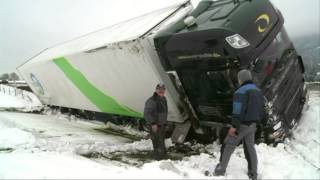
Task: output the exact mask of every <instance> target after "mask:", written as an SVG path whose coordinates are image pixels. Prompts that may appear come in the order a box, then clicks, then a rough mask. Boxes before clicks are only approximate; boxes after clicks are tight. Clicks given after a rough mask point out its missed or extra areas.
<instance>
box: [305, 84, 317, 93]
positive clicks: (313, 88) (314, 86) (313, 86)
mask: <svg viewBox="0 0 320 180" xmlns="http://www.w3.org/2000/svg"><path fill="white" fill-rule="evenodd" d="M305 84H306V88H307V90H308V91H320V82H306V83H305Z"/></svg>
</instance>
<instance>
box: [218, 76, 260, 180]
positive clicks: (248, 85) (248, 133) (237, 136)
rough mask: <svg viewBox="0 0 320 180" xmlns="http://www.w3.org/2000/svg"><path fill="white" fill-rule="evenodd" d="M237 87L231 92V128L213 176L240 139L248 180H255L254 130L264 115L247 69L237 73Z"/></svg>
mask: <svg viewBox="0 0 320 180" xmlns="http://www.w3.org/2000/svg"><path fill="white" fill-rule="evenodd" d="M238 81H239V84H240V85H241V86H240V88H239V89H238V90H237V91H236V92H235V93H234V97H233V111H232V127H231V128H230V129H229V131H228V135H227V137H226V139H225V140H224V146H225V147H224V150H223V153H222V155H221V161H220V163H219V164H218V165H217V166H216V168H215V175H224V173H225V171H226V168H227V166H228V163H229V160H230V157H231V155H232V153H233V151H234V150H235V148H236V146H237V145H238V144H239V143H240V142H241V141H242V142H243V146H244V150H245V153H246V159H247V161H248V175H249V178H250V179H257V175H258V174H257V166H258V159H257V154H256V150H255V147H254V145H255V132H256V129H257V123H259V122H260V121H261V120H262V119H263V118H264V116H265V111H264V97H263V94H262V93H261V91H260V89H259V88H257V86H256V85H255V84H253V82H252V76H251V73H250V71H248V70H241V71H240V72H239V73H238Z"/></svg>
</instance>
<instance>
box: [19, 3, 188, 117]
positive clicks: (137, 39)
mask: <svg viewBox="0 0 320 180" xmlns="http://www.w3.org/2000/svg"><path fill="white" fill-rule="evenodd" d="M190 8H191V4H190V2H188V1H183V2H181V3H179V4H175V5H173V6H170V7H167V8H164V9H161V10H158V11H155V12H152V13H149V14H146V15H143V16H141V17H138V18H134V19H131V20H128V21H125V22H123V23H119V24H116V25H113V26H111V27H108V28H105V29H102V30H99V31H97V32H93V33H91V34H88V35H85V36H83V37H80V38H78V39H75V40H72V41H68V42H66V43H64V44H61V45H58V46H55V47H52V48H49V49H46V50H44V51H43V52H41V53H40V54H38V55H37V56H35V57H33V58H31V59H30V60H29V61H27V62H26V63H25V64H23V65H21V66H20V67H18V71H19V72H20V73H21V75H22V77H23V78H24V79H25V80H26V81H27V83H28V84H29V85H30V87H31V88H32V90H33V91H34V92H35V94H36V95H37V96H38V97H39V99H40V100H41V101H42V103H43V104H47V105H53V106H59V107H68V108H75V109H82V110H89V111H94V112H103V113H110V114H117V115H124V116H131V117H138V118H141V117H142V116H143V115H142V113H143V108H144V102H145V100H146V99H147V98H148V97H149V96H150V95H151V94H152V93H153V91H154V87H155V85H156V84H157V83H159V82H164V83H165V84H166V85H167V87H168V93H167V98H168V106H169V109H170V110H169V121H178V122H179V121H181V120H183V119H184V118H183V117H182V116H183V115H182V114H181V113H180V112H179V110H178V106H177V105H178V104H179V100H178V99H177V98H176V97H178V96H177V95H176V92H175V91H174V88H173V86H172V85H171V82H170V79H169V78H168V76H167V74H166V73H165V72H164V70H163V69H162V67H161V66H160V64H159V60H158V57H157V55H156V54H155V52H154V50H153V49H152V47H153V45H152V43H153V41H152V39H151V40H150V37H152V34H153V33H154V32H155V31H158V30H159V29H161V27H162V26H163V24H166V23H170V22H171V21H172V19H175V18H179V17H181V16H184V15H185V14H186V13H187V12H189V11H190ZM168 17H171V19H170V20H167V19H168ZM172 17H175V18H172Z"/></svg>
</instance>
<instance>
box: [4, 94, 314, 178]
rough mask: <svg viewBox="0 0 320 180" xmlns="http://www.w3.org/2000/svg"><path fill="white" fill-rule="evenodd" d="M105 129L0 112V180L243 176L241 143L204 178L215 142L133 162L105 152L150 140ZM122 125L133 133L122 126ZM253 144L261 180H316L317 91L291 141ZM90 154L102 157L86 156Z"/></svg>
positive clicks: (8, 98)
mask: <svg viewBox="0 0 320 180" xmlns="http://www.w3.org/2000/svg"><path fill="white" fill-rule="evenodd" d="M0 102H1V107H6V103H7V105H8V107H13V105H17V104H19V103H21V104H22V106H20V105H21V104H19V107H20V108H21V107H22V108H23V106H25V107H28V108H31V109H32V106H31V105H30V104H33V102H32V101H29V102H27V101H24V100H23V99H21V98H18V97H16V96H14V97H13V96H12V95H8V94H1V92H0ZM36 104H37V103H35V106H37V105H36ZM106 127H110V124H108V125H105V124H103V123H99V122H94V121H90V122H89V121H84V120H81V119H76V118H70V117H68V116H65V115H61V114H58V115H50V114H47V115H37V114H29V113H18V112H6V111H2V112H0V178H1V179H2V178H3V179H9V178H14V179H17V178H32V179H35V178H41V179H44V178H49V179H56V178H63V179H65V178H76V179H89V178H90V179H91V178H104V179H106V178H112V179H115V178H119V179H128V178H130V179H137V178H139V179H150V178H152V179H180V178H192V179H247V175H246V168H247V162H246V160H245V158H244V154H243V149H242V147H241V146H240V147H238V148H237V149H236V151H235V153H234V154H233V156H232V158H231V160H230V164H229V167H228V169H227V175H226V176H223V177H221V176H220V177H206V176H205V175H204V171H206V170H210V171H213V169H214V167H215V165H216V164H217V163H218V158H219V156H220V154H219V150H220V145H218V144H216V143H213V144H211V145H206V146H204V145H200V144H196V145H193V146H192V148H196V149H198V150H199V151H200V152H202V153H200V154H199V155H193V156H188V157H187V156H186V157H184V158H182V159H180V160H163V161H151V160H149V161H146V162H145V163H142V164H140V165H134V164H133V163H124V162H123V161H119V160H118V159H116V158H113V159H112V158H108V157H107V155H109V154H112V153H116V152H121V153H123V154H125V153H136V152H150V151H151V150H152V144H151V141H150V140H148V139H141V140H138V141H133V140H132V139H127V138H123V137H119V136H116V135H112V133H108V132H104V131H101V130H102V129H105V128H106ZM119 128H121V127H119ZM125 129H126V130H127V131H130V130H131V131H134V130H132V129H130V128H128V127H126V128H125ZM137 134H139V133H137ZM142 136H143V133H142ZM166 143H167V146H168V147H169V146H172V144H171V143H170V140H167V141H166ZM256 148H257V151H258V158H259V166H258V167H259V178H261V179H320V168H319V167H320V94H319V93H316V92H311V93H310V100H309V101H308V104H307V105H306V106H305V108H304V111H303V116H302V119H301V121H300V124H299V126H298V127H297V129H295V130H294V133H293V138H292V139H290V140H287V141H286V142H285V143H283V144H279V145H278V146H277V147H271V146H267V145H266V144H259V145H256ZM94 153H99V154H100V155H102V156H89V155H90V154H91V155H92V154H94ZM121 153H120V156H121ZM86 155H87V156H86ZM104 155H105V156H104ZM118 158H119V157H118ZM120 158H121V157H120ZM128 161H129V162H130V157H129V159H128ZM132 161H133V162H134V160H133V159H132ZM141 162H142V161H141Z"/></svg>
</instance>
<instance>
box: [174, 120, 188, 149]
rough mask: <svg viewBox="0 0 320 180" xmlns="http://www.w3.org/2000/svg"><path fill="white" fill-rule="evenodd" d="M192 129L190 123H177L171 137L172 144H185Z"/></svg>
mask: <svg viewBox="0 0 320 180" xmlns="http://www.w3.org/2000/svg"><path fill="white" fill-rule="evenodd" d="M190 127H191V122H190V121H185V122H184V123H177V124H176V127H175V129H174V130H173V133H172V136H171V140H172V142H173V143H178V144H181V143H183V142H184V140H185V139H186V137H187V135H188V132H189V130H190Z"/></svg>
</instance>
